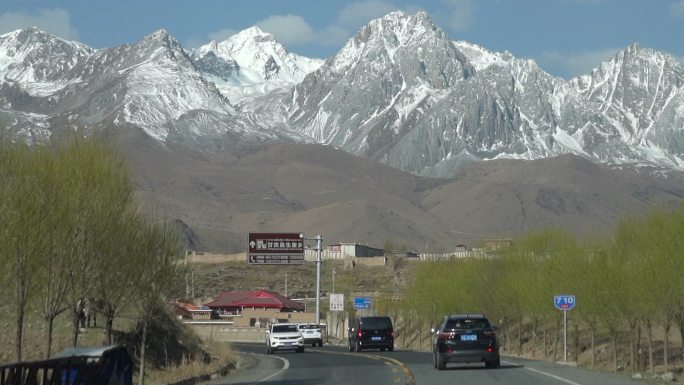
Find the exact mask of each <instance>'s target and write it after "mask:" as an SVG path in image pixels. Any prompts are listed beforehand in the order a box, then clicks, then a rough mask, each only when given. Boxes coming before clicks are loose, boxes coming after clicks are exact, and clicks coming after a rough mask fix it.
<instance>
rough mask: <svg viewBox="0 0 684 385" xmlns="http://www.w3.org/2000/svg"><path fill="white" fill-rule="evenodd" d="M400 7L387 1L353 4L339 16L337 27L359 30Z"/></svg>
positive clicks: (373, 0)
mask: <svg viewBox="0 0 684 385" xmlns="http://www.w3.org/2000/svg"><path fill="white" fill-rule="evenodd" d="M397 9H398V7H397V6H396V5H394V4H392V3H388V2H385V1H375V0H371V1H364V2H356V3H351V4H349V5H348V6H346V7H345V8H344V9H342V10H341V11H340V13H339V14H338V16H337V23H336V24H337V25H338V26H341V27H347V28H359V27H361V26H363V25H365V24H366V23H368V21H370V20H372V19H376V18H378V17H382V16H384V15H386V14H388V13H390V12H392V11H396V10H397Z"/></svg>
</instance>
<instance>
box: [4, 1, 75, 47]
mask: <svg viewBox="0 0 684 385" xmlns="http://www.w3.org/2000/svg"><path fill="white" fill-rule="evenodd" d="M28 27H37V28H39V29H40V30H42V31H45V32H48V33H51V34H53V35H55V36H59V37H61V38H63V39H67V40H78V31H77V30H76V28H74V26H72V25H71V20H70V17H69V12H67V11H65V10H64V9H61V8H55V9H41V10H39V11H38V12H36V13H28V12H22V11H19V12H5V13H2V14H0V33H7V32H11V31H14V30H17V29H21V28H28Z"/></svg>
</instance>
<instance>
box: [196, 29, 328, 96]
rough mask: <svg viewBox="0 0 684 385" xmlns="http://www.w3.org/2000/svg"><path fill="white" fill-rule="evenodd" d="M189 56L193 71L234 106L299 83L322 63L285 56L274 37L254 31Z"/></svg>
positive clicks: (243, 32)
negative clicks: (201, 73) (209, 82)
mask: <svg viewBox="0 0 684 385" xmlns="http://www.w3.org/2000/svg"><path fill="white" fill-rule="evenodd" d="M192 56H193V59H194V61H195V65H196V66H197V68H198V69H200V70H202V71H203V72H205V73H206V74H208V75H209V77H210V79H211V80H212V81H214V83H216V85H217V86H218V87H219V89H220V90H221V92H223V93H224V94H225V95H226V96H227V97H228V98H229V99H230V100H231V102H233V103H235V104H245V103H244V101H245V100H246V101H250V100H251V99H253V98H254V97H257V96H260V95H263V94H266V93H268V92H270V91H273V90H274V89H278V88H283V87H287V86H292V85H294V84H296V83H299V82H300V81H302V79H304V76H306V75H307V74H309V73H310V72H313V71H315V70H316V69H317V68H318V67H320V66H321V64H322V63H323V61H322V60H320V59H310V58H307V57H304V56H299V55H296V54H293V53H290V52H287V51H286V50H285V48H284V47H283V46H282V45H281V44H280V43H279V42H278V41H277V40H276V39H275V36H273V35H272V34H270V33H266V32H264V31H262V30H261V29H259V28H258V27H250V28H247V29H245V30H243V31H241V32H239V33H237V34H235V35H233V36H231V37H230V38H228V39H226V40H224V41H221V42H216V41H211V42H210V43H209V44H206V45H204V46H201V47H200V48H198V49H197V50H196V51H193V52H192Z"/></svg>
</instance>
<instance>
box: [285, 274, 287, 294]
mask: <svg viewBox="0 0 684 385" xmlns="http://www.w3.org/2000/svg"><path fill="white" fill-rule="evenodd" d="M285 297H287V273H285Z"/></svg>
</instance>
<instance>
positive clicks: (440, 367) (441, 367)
mask: <svg viewBox="0 0 684 385" xmlns="http://www.w3.org/2000/svg"><path fill="white" fill-rule="evenodd" d="M444 369H446V361H444V360H443V359H441V358H440V357H439V356H438V357H437V370H444Z"/></svg>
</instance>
